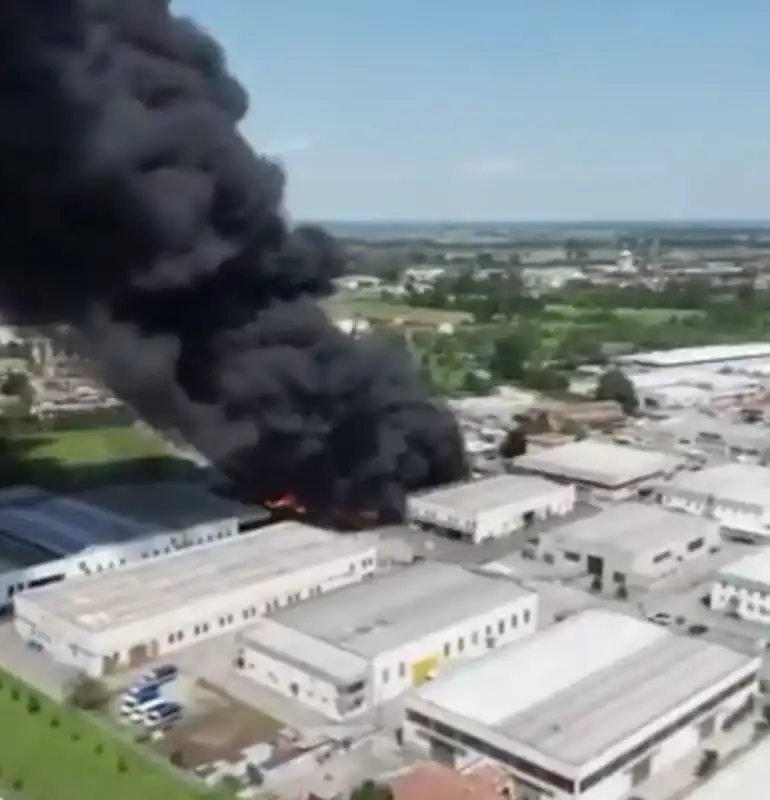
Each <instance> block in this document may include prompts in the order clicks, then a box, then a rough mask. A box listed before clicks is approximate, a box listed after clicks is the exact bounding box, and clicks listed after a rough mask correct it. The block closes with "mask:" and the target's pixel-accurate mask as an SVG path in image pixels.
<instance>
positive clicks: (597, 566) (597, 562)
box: [586, 556, 604, 578]
mask: <svg viewBox="0 0 770 800" xmlns="http://www.w3.org/2000/svg"><path fill="white" fill-rule="evenodd" d="M586 566H587V568H588V574H589V575H596V576H598V577H600V578H601V576H602V575H603V574H604V559H603V558H599V556H588V558H587V560H586Z"/></svg>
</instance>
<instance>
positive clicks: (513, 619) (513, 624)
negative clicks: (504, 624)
mask: <svg viewBox="0 0 770 800" xmlns="http://www.w3.org/2000/svg"><path fill="white" fill-rule="evenodd" d="M518 624H519V618H518V617H517V616H516V615H515V614H511V627H512V628H515V627H516V626H517V625H518Z"/></svg>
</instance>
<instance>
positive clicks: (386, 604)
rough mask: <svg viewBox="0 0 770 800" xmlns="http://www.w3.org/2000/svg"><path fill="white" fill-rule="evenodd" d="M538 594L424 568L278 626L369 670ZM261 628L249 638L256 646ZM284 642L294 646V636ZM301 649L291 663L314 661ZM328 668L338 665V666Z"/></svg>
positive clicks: (327, 601) (433, 565)
mask: <svg viewBox="0 0 770 800" xmlns="http://www.w3.org/2000/svg"><path fill="white" fill-rule="evenodd" d="M532 595H533V592H531V591H530V590H526V589H523V588H521V587H518V586H517V585H516V584H514V583H511V582H510V581H508V580H505V579H500V578H496V577H492V576H484V575H481V574H478V573H474V572H469V571H468V570H466V569H464V568H463V567H460V566H457V565H455V564H446V563H440V562H424V563H421V564H414V565H412V566H407V567H404V568H403V569H400V570H398V571H397V572H391V573H388V574H386V575H380V576H377V577H375V578H373V579H372V580H368V581H366V582H365V583H361V584H358V585H356V586H349V587H346V588H344V589H340V590H339V591H336V592H332V593H330V594H326V595H322V596H320V597H315V598H312V599H309V600H307V601H305V602H303V603H301V604H300V605H298V606H295V607H293V608H287V609H284V610H282V611H278V612H277V613H275V614H273V615H271V622H272V623H275V624H278V625H281V626H283V627H284V628H286V629H289V630H290V631H293V632H296V633H298V634H299V635H300V636H301V637H306V638H307V639H310V640H315V641H316V642H320V643H321V647H323V648H324V651H330V650H331V649H337V650H342V651H344V652H345V653H348V654H350V655H353V656H355V657H356V658H357V659H358V660H359V661H360V663H362V664H364V665H366V664H367V662H368V661H369V660H371V659H373V658H375V657H376V656H377V655H379V654H380V653H384V652H387V651H389V650H393V649H394V648H397V647H400V646H401V645H404V644H407V643H409V642H413V641H415V640H418V639H421V638H422V637H424V636H426V635H428V634H430V633H433V632H436V631H441V630H443V629H445V628H448V627H451V626H452V625H455V624H456V623H458V622H459V621H460V620H463V619H470V618H472V617H476V616H480V615H483V614H486V613H488V612H491V611H494V610H495V609H496V608H499V607H500V606H503V605H506V604H509V603H511V601H514V600H516V598H517V597H522V598H523V597H531V596H532ZM259 628H260V626H259V624H258V625H257V626H255V628H254V629H252V630H251V632H250V639H251V641H252V642H253V643H255V644H256V645H257V646H259V644H260V633H259ZM284 637H285V640H286V641H287V643H288V642H289V639H290V638H291V637H290V636H289V635H288V634H284ZM300 643H301V641H300V640H299V639H298V640H297V641H292V642H291V644H292V647H291V649H290V650H288V652H289V653H290V654H291V655H292V657H293V658H294V659H296V660H299V661H303V658H304V657H305V656H306V655H308V656H309V657H310V658H311V659H312V660H315V659H314V658H313V653H310V652H309V651H308V650H306V649H304V648H302V647H296V646H295V645H296V644H300ZM262 644H263V646H264V645H268V646H269V643H267V642H262ZM305 645H306V647H308V646H311V645H309V643H308V642H305ZM303 663H306V662H304V661H303ZM328 663H329V666H332V665H333V664H334V660H333V659H330V660H329V662H328Z"/></svg>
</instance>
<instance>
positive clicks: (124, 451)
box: [19, 428, 169, 463]
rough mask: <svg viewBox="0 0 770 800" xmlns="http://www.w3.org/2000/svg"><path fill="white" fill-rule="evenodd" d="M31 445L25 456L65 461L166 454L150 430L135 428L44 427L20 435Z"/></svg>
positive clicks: (89, 461)
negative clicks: (43, 430)
mask: <svg viewBox="0 0 770 800" xmlns="http://www.w3.org/2000/svg"><path fill="white" fill-rule="evenodd" d="M25 438H26V439H28V440H29V442H30V444H31V446H30V449H29V450H28V451H27V453H26V455H25V458H28V459H55V460H57V461H64V462H69V463H78V462H81V463H100V462H108V461H128V460H131V459H135V458H148V457H152V456H162V455H167V454H168V452H169V448H168V447H167V446H166V445H165V444H164V443H163V442H162V441H161V440H160V439H157V438H156V437H154V436H153V435H152V434H151V433H149V432H145V431H142V430H137V429H136V428H95V429H89V430H81V431H45V432H41V433H37V434H32V435H30V436H28V437H25V436H21V437H19V440H20V442H21V443H23V441H24V439H25Z"/></svg>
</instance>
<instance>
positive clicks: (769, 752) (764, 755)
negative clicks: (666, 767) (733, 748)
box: [684, 739, 770, 800]
mask: <svg viewBox="0 0 770 800" xmlns="http://www.w3.org/2000/svg"><path fill="white" fill-rule="evenodd" d="M769 764H770V741H768V740H767V739H765V741H763V742H761V743H759V744H756V745H755V746H754V747H752V749H751V750H750V751H749V752H748V753H746V754H745V755H742V756H741V757H740V758H738V759H737V760H736V761H731V762H730V763H729V764H727V765H726V766H724V767H721V768H720V770H719V772H717V774H716V775H714V777H712V778H709V780H708V781H707V782H706V783H702V784H701V785H700V786H699V787H698V788H697V789H695V790H694V791H693V792H691V793H690V794H688V795H687V797H686V798H684V800H729V799H730V798H735V800H767V796H768V792H767V776H768V765H769Z"/></svg>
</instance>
